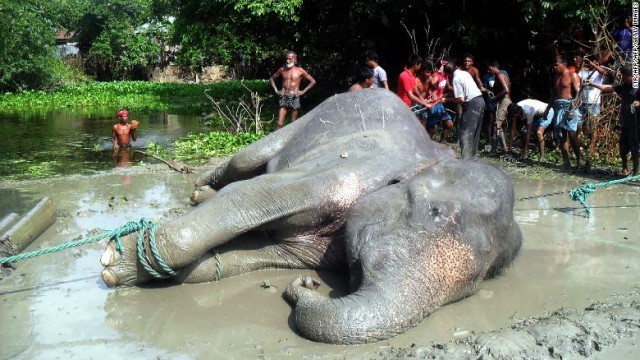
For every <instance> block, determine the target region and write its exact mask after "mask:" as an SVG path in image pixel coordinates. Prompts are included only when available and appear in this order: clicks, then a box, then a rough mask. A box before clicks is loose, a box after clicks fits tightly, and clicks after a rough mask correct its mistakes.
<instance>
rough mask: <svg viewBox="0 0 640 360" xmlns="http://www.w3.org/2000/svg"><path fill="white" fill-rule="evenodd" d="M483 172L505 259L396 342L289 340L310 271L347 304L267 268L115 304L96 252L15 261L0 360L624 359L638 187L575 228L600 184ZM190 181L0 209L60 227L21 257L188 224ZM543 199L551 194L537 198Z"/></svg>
mask: <svg viewBox="0 0 640 360" xmlns="http://www.w3.org/2000/svg"><path fill="white" fill-rule="evenodd" d="M481 161H487V162H491V163H493V164H494V165H496V166H501V167H503V168H505V170H506V171H507V172H509V173H510V174H511V175H512V176H513V178H514V184H515V191H516V198H518V199H520V200H519V201H518V202H517V203H516V207H515V216H516V220H517V221H518V223H519V224H520V226H521V228H522V231H523V234H524V245H523V249H522V252H521V254H520V256H519V258H518V261H517V262H516V263H515V264H514V265H513V266H512V267H511V268H510V269H508V270H507V271H506V272H505V273H504V274H503V275H501V276H499V277H497V278H495V279H491V280H488V281H485V282H484V283H483V284H482V286H481V288H480V290H479V291H478V292H477V293H476V294H475V295H473V296H471V297H469V298H467V299H464V300H462V301H459V302H457V303H454V304H450V305H447V306H445V307H443V308H441V309H439V310H438V311H436V312H435V313H434V314H432V315H431V316H429V317H428V318H426V319H425V320H424V321H423V322H422V323H421V324H420V325H418V326H417V327H416V328H414V329H411V330H410V331H408V332H407V333H405V334H403V335H401V336H397V337H395V338H392V339H389V340H387V341H382V342H379V343H374V344H367V345H359V346H335V345H328V344H319V343H314V342H311V341H309V340H306V339H304V338H302V337H300V336H299V335H297V334H296V332H295V328H294V326H293V322H292V319H291V316H292V315H291V308H290V306H289V305H288V304H287V303H286V302H285V301H284V300H283V299H282V297H281V293H282V290H283V289H284V287H285V286H286V285H287V284H288V282H289V281H290V280H292V279H293V278H294V277H295V276H296V275H298V274H309V273H310V274H312V275H313V276H315V277H317V278H319V279H320V280H321V281H322V283H323V284H322V286H321V287H320V288H319V289H318V290H319V291H320V292H322V293H324V294H326V295H328V296H340V295H341V294H344V292H345V291H346V281H345V278H344V276H342V275H340V274H334V273H325V272H322V273H317V272H313V271H294V270H272V271H261V272H256V273H252V274H247V275H245V276H240V277H237V278H232V279H225V280H223V281H221V282H217V283H210V284H199V285H182V286H174V287H167V288H129V289H115V290H114V289H108V288H106V287H105V286H104V284H103V283H102V281H101V279H100V276H99V273H100V270H101V266H100V263H99V259H100V255H101V253H102V250H103V248H104V243H97V244H89V245H84V246H82V247H76V248H72V249H67V250H64V251H61V252H58V253H55V254H49V255H43V256H40V257H37V258H34V259H28V260H23V261H21V262H18V263H17V264H16V265H17V267H18V269H17V270H15V271H12V273H11V275H10V276H8V277H6V278H4V279H3V280H1V281H0V309H1V310H0V324H2V325H3V327H2V330H0V358H2V359H5V358H6V359H11V358H16V359H57V358H65V359H67V358H101V359H112V358H113V359H120V358H132V359H157V358H159V359H201V358H211V359H300V358H307V359H346V358H348V359H404V358H422V359H427V358H447V359H449V358H462V359H466V358H474V359H475V358H484V359H491V358H503V359H517V358H530V359H534V358H535V359H544V358H554V359H558V358H562V359H566V358H583V357H588V358H594V359H635V358H637V352H638V349H639V348H638V343H639V341H640V337H639V334H640V332H639V331H638V330H639V329H640V303H638V302H637V301H638V300H640V285H639V283H638V278H639V275H640V263H639V262H638V260H637V259H638V258H639V255H640V235H639V234H640V221H639V220H640V216H639V215H638V214H639V212H638V207H639V206H640V187H639V186H638V184H637V183H627V184H621V185H615V186H612V187H609V188H604V189H600V190H598V191H596V192H595V193H593V194H591V195H590V197H589V198H588V200H587V204H588V205H589V207H590V210H591V216H590V217H588V218H587V217H585V216H584V214H583V208H582V206H581V205H580V204H578V203H577V202H574V201H571V200H570V199H569V198H568V196H567V193H568V191H569V190H571V189H572V188H574V187H577V186H580V185H583V184H584V183H586V182H598V181H603V180H604V181H606V180H610V179H613V178H615V176H614V175H613V174H612V173H610V172H607V171H594V172H592V173H579V174H572V173H559V172H557V171H556V169H554V168H546V167H542V168H540V167H533V166H522V164H518V163H516V162H511V161H507V160H506V159H502V160H501V159H481ZM211 166H213V164H209V165H208V167H211ZM203 169H204V168H199V169H198V172H202V171H203ZM196 177H197V173H196V174H189V175H183V174H178V173H176V172H173V171H171V170H169V169H167V168H166V166H164V165H150V166H149V165H148V166H145V167H132V168H118V169H114V171H112V172H108V173H104V174H98V175H94V176H77V177H76V176H71V177H65V178H53V179H47V180H40V181H26V182H4V183H0V211H1V213H2V214H5V213H9V212H18V213H24V212H25V211H27V210H28V209H29V207H30V206H33V204H35V203H36V202H37V201H38V200H39V199H40V198H42V197H43V196H49V197H50V198H52V199H53V201H54V202H55V203H56V206H57V208H58V220H57V221H56V223H55V224H54V225H53V226H52V227H51V228H49V229H48V230H47V231H46V232H45V233H44V234H43V235H42V236H41V237H40V238H38V239H37V240H36V242H35V243H34V244H33V245H32V246H31V247H30V248H29V249H27V251H33V250H37V249H41V248H47V247H51V246H54V245H57V244H60V243H64V242H66V241H70V240H77V239H80V238H86V237H87V236H92V235H94V234H95V233H96V232H95V229H115V228H117V227H119V226H121V225H123V224H124V223H125V222H127V221H130V220H138V219H140V218H143V217H144V218H150V219H157V220H159V221H166V220H168V219H171V218H173V217H176V216H178V215H179V214H182V213H184V212H185V211H188V210H189V208H190V205H189V201H188V196H189V194H190V192H191V190H192V184H193V180H195V178H196ZM549 193H561V194H560V195H550V196H543V197H539V198H536V197H535V196H538V195H544V194H549Z"/></svg>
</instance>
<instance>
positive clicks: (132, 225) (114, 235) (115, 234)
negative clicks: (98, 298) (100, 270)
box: [0, 219, 176, 279]
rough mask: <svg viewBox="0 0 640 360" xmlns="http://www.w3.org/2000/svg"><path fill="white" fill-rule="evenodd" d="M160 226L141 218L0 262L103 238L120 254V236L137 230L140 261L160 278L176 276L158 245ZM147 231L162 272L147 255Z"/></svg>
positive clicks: (56, 250) (59, 249) (35, 255)
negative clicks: (154, 267)
mask: <svg viewBox="0 0 640 360" xmlns="http://www.w3.org/2000/svg"><path fill="white" fill-rule="evenodd" d="M158 226H160V224H158V223H156V222H153V221H149V220H146V219H141V220H140V221H129V222H127V223H126V224H124V225H123V226H121V227H120V228H118V229H115V230H111V231H107V230H103V231H104V232H103V233H102V234H100V235H97V236H91V237H88V238H86V239H83V240H78V241H69V242H66V243H64V244H60V245H57V246H52V247H48V248H45V249H41V250H37V251H33V252H29V253H23V254H18V255H14V256H9V257H3V258H0V264H8V263H12V262H16V261H20V260H24V259H30V258H34V257H37V256H40V255H44V254H52V253H55V252H58V251H62V250H65V249H69V248H72V247H77V246H81V245H85V244H91V243H95V242H98V241H100V240H102V239H113V240H114V241H115V243H116V250H117V251H118V252H119V253H120V254H123V253H124V248H123V247H122V242H121V240H120V237H121V236H123V235H128V234H130V233H133V232H135V231H137V232H138V238H137V241H136V248H137V252H138V259H139V260H140V263H141V264H142V266H143V267H144V269H145V270H147V272H148V273H149V274H150V275H151V276H153V277H155V278H158V279H166V278H169V277H172V276H175V275H176V272H175V271H174V270H173V269H171V267H169V265H167V263H166V262H165V261H164V260H163V259H162V257H161V256H160V253H159V252H158V249H157V247H156V240H155V232H156V230H157V229H158ZM147 232H148V236H149V249H150V250H151V254H152V256H153V258H154V260H155V262H156V263H157V264H158V265H159V266H160V267H161V272H162V273H161V272H159V271H156V270H155V269H153V267H151V264H150V261H149V260H148V259H147V256H146V253H147V251H146V249H145V247H144V235H145V233H147Z"/></svg>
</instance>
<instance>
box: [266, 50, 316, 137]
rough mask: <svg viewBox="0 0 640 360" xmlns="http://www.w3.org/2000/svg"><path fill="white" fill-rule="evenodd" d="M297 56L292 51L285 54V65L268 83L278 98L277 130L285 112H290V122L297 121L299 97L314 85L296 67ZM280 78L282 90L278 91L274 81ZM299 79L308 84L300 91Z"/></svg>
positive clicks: (314, 81)
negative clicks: (303, 79) (304, 80)
mask: <svg viewBox="0 0 640 360" xmlns="http://www.w3.org/2000/svg"><path fill="white" fill-rule="evenodd" d="M297 59H298V55H296V53H295V52H293V51H288V52H287V53H286V54H285V65H284V66H282V67H280V69H278V71H276V72H275V74H273V75H271V78H269V82H270V83H271V87H272V88H273V90H274V91H275V92H276V94H278V96H280V102H279V105H280V111H279V114H278V125H277V127H276V130H277V129H280V128H281V127H283V126H284V118H285V117H286V116H287V112H288V111H289V110H291V122H294V121H296V119H298V111H299V110H300V97H301V96H302V95H304V94H306V93H307V91H309V89H311V88H312V87H313V86H314V85H315V84H316V80H315V79H314V78H313V77H312V76H311V75H309V74H308V73H307V72H306V70H305V69H303V68H301V67H299V66H297V65H296V62H297ZM280 76H282V89H280V90H278V87H277V86H276V79H277V78H279V77H280ZM301 78H305V79H307V81H309V84H308V85H307V87H305V88H304V89H303V90H302V91H300V80H301Z"/></svg>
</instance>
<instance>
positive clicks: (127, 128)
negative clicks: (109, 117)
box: [113, 124, 132, 146]
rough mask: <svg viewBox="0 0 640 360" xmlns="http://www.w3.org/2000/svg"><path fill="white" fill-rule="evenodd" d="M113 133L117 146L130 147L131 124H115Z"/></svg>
mask: <svg viewBox="0 0 640 360" xmlns="http://www.w3.org/2000/svg"><path fill="white" fill-rule="evenodd" d="M113 131H114V133H115V135H116V138H117V140H118V146H129V145H131V131H132V129H131V124H125V125H122V124H115V125H113Z"/></svg>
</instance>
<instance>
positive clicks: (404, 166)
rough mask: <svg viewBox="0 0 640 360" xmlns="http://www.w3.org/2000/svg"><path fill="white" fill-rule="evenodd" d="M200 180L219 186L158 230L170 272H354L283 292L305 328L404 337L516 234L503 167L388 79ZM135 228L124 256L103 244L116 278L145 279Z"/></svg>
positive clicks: (495, 265)
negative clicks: (329, 283) (466, 148)
mask: <svg viewBox="0 0 640 360" xmlns="http://www.w3.org/2000/svg"><path fill="white" fill-rule="evenodd" d="M197 185H198V186H202V185H208V186H210V187H211V188H213V189H215V190H217V192H216V193H215V194H214V195H213V196H211V197H210V198H208V199H207V200H205V201H204V202H203V203H202V204H200V205H199V206H197V207H196V208H194V209H193V210H192V211H190V212H189V213H187V214H185V215H183V216H182V217H180V218H178V219H176V220H174V221H172V222H169V223H166V224H162V225H161V226H160V228H159V229H158V231H157V232H156V235H155V238H156V243H157V247H158V249H159V253H160V255H161V257H162V258H163V259H164V261H165V262H166V263H167V264H168V265H169V266H171V267H172V268H173V269H177V270H178V271H179V273H178V275H176V276H175V277H174V279H173V280H174V281H175V282H177V283H183V282H189V283H194V282H207V281H213V280H215V278H216V270H218V271H220V270H221V274H220V275H221V277H222V278H227V277H231V276H236V275H240V274H243V273H247V272H249V271H255V270H260V269H272V268H296V269H333V270H339V271H345V272H348V274H349V284H350V289H351V291H352V293H351V294H349V295H348V296H345V297H341V298H326V297H324V296H322V295H320V294H318V293H317V292H315V291H313V288H314V287H315V286H317V283H316V282H315V281H313V280H312V279H310V278H308V277H300V278H298V279H296V280H294V281H293V282H292V283H291V284H290V285H289V286H288V288H287V289H286V291H285V294H284V296H285V298H286V299H287V300H289V301H290V302H291V303H292V304H293V306H294V307H295V319H296V325H297V327H298V329H299V331H300V332H301V333H302V334H303V335H304V336H306V337H308V338H310V339H313V340H316V341H321V342H327V343H335V344H356V343H366V342H373V341H377V340H383V339H387V338H389V337H392V336H395V335H398V334H400V333H402V332H404V331H406V330H407V329H409V328H411V327H413V326H415V325H417V324H418V323H419V322H420V321H422V320H423V319H424V318H425V317H426V316H428V315H429V314H430V313H432V312H433V311H434V310H436V309H437V308H438V307H439V306H441V305H444V304H447V303H450V302H453V301H457V300H459V299H462V298H464V297H466V296H469V295H471V294H473V293H474V292H475V291H476V290H477V288H478V285H479V283H480V282H481V281H482V280H483V279H485V278H487V277H490V276H493V275H495V274H496V273H497V272H498V271H500V270H501V269H502V268H504V267H505V266H507V265H508V264H509V263H510V262H511V261H512V260H513V259H514V258H515V256H516V255H517V253H518V251H519V249H520V245H521V233H520V229H519V227H518V226H517V224H516V223H515V221H514V218H513V202H514V198H513V187H512V184H511V182H510V180H509V179H508V178H507V176H506V175H505V174H504V173H503V172H502V171H500V170H498V169H496V168H493V167H491V166H489V165H484V164H480V163H476V162H463V161H460V160H457V159H455V156H454V153H453V152H452V151H451V150H450V149H449V148H446V147H444V146H441V145H439V144H436V143H434V142H433V141H431V140H430V139H429V138H428V136H427V135H426V132H425V131H424V129H423V128H422V127H421V126H420V124H419V122H418V121H417V120H416V118H415V116H414V115H413V114H412V113H411V111H410V110H409V109H408V108H407V106H406V105H405V104H404V103H403V102H402V101H400V100H399V99H398V97H397V96H396V95H395V94H393V93H391V92H389V91H386V90H383V89H375V90H374V89H367V90H361V91H356V92H349V93H345V94H340V95H336V96H334V97H332V98H330V99H328V100H326V101H325V102H323V103H322V104H320V105H319V106H318V107H317V108H315V109H314V110H312V111H311V112H310V113H309V114H307V115H306V116H304V117H302V118H301V119H299V120H298V121H296V122H294V123H292V124H290V125H288V126H286V127H284V128H282V129H281V130H279V131H276V132H274V133H272V134H270V135H269V136H267V137H265V138H263V139H262V140H260V141H257V142H255V143H254V144H252V145H250V146H248V147H246V148H245V149H243V150H241V151H240V152H238V153H237V154H236V155H235V156H233V157H232V158H231V159H230V160H229V162H227V163H226V164H224V165H223V166H221V167H219V168H217V169H215V170H213V171H211V172H209V173H207V174H205V175H204V176H203V177H201V178H200V179H199V180H198V182H197ZM241 235H242V236H241ZM134 237H135V236H128V237H127V238H124V239H123V242H124V245H125V247H126V251H125V253H124V254H123V255H121V254H119V253H117V252H116V251H115V250H114V245H113V243H111V244H110V245H109V247H108V248H107V251H106V252H105V253H104V255H103V257H102V263H103V265H104V266H105V269H104V270H103V272H102V276H103V279H104V280H105V283H107V285H109V286H118V285H134V284H141V283H143V282H145V281H148V280H150V277H149V275H147V274H146V272H145V271H144V270H142V268H141V266H140V264H139V263H138V262H137V260H136V257H135V254H136V250H135V245H134V242H135V241H134V240H135V239H134ZM215 253H217V254H219V256H220V258H219V261H220V264H222V266H221V267H218V261H217V260H216V258H215V257H214V254H215ZM151 261H152V263H153V264H155V261H154V260H153V259H151ZM154 266H155V267H156V268H158V266H157V264H155V265H154Z"/></svg>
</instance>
